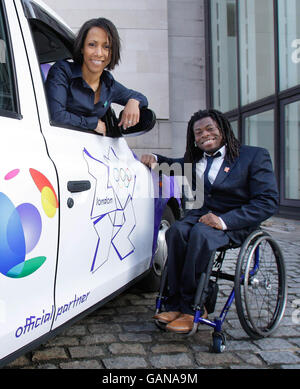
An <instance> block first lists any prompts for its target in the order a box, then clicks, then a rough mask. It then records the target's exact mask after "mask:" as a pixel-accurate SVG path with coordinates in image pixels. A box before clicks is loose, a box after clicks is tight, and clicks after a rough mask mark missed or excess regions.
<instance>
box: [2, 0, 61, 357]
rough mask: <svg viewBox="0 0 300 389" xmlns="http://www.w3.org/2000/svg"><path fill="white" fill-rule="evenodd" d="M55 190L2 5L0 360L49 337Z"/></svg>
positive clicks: (17, 36)
mask: <svg viewBox="0 0 300 389" xmlns="http://www.w3.org/2000/svg"><path fill="white" fill-rule="evenodd" d="M57 193H58V188H57V177H56V173H55V169H54V165H53V163H52V162H51V160H50V159H49V156H48V154H47V149H46V145H45V141H44V138H43V136H42V133H41V130H40V125H39V120H38V112H37V107H36V100H35V95H34V91H33V87H32V81H31V75H30V69H29V66H28V61H27V54H26V51H25V47H24V43H23V39H22V34H21V30H20V27H19V24H18V19H17V14H16V10H15V8H14V3H13V2H12V1H11V0H5V1H3V0H1V2H0V359H2V358H4V357H6V356H7V355H10V354H12V353H14V352H15V351H16V350H18V349H20V348H22V347H23V346H25V345H26V344H28V343H30V342H32V341H34V340H35V339H36V338H39V337H41V336H43V335H44V334H46V333H48V332H49V331H50V328H51V325H52V321H53V320H54V311H55V307H54V297H53V296H54V278H55V270H56V259H57V240H58V197H57Z"/></svg>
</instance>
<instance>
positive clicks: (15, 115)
mask: <svg viewBox="0 0 300 389" xmlns="http://www.w3.org/2000/svg"><path fill="white" fill-rule="evenodd" d="M0 14H2V15H1V18H2V21H3V30H4V34H5V37H4V38H5V40H4V42H5V44H6V52H7V57H8V66H9V68H10V76H11V80H10V82H11V86H12V98H13V101H14V110H11V111H10V110H6V109H3V108H1V107H0V116H1V117H7V118H11V119H17V120H21V119H22V114H21V105H20V98H19V88H18V80H17V74H16V63H15V56H14V53H13V46H12V39H11V33H10V26H9V20H8V16H7V12H6V8H5V4H4V1H3V0H0Z"/></svg>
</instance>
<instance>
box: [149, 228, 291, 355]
mask: <svg viewBox="0 0 300 389" xmlns="http://www.w3.org/2000/svg"><path fill="white" fill-rule="evenodd" d="M263 244H264V245H268V246H269V247H270V248H271V250H272V253H273V254H274V257H275V261H276V268H277V273H278V281H277V287H278V292H277V293H276V294H277V296H276V304H275V307H274V312H273V313H272V314H271V318H270V319H268V322H267V324H266V325H265V326H263V327H261V325H260V322H259V323H256V318H255V317H254V316H253V315H252V312H251V305H250V303H251V302H249V301H247V300H249V296H248V294H249V293H250V292H251V291H252V290H253V291H254V294H255V291H256V289H257V290H258V288H263V289H264V290H265V293H266V296H268V295H269V294H270V293H271V292H272V287H273V284H272V280H271V278H270V277H268V275H264V274H260V272H261V270H260V265H261V262H262V258H261V256H262V255H263V254H262V255H260V251H261V250H263V249H264V248H263ZM238 247H240V250H239V254H238V258H237V263H236V269H235V274H234V275H233V274H228V273H224V272H222V264H223V261H224V259H225V255H226V251H227V250H228V249H233V248H238ZM216 255H217V257H216ZM268 261H271V257H270V259H269V257H268ZM262 266H263V263H262ZM214 267H215V268H216V270H213V268H214ZM272 270H276V269H273V268H272ZM273 275H274V274H271V276H272V278H273ZM212 276H213V277H215V278H216V281H215V282H217V281H218V280H219V279H224V280H228V281H232V282H233V283H234V286H233V288H232V290H231V293H230V295H229V297H228V298H227V301H226V303H225V305H224V307H223V309H222V311H221V313H220V315H219V316H218V317H215V319H214V320H209V319H205V318H202V317H201V316H202V315H203V306H204V303H205V301H204V300H205V296H206V295H207V293H208V285H209V280H210V279H211V277H212ZM260 276H261V277H260ZM259 277H260V278H261V279H260V278H259ZM275 278H276V277H275ZM166 287H167V264H166V265H165V268H164V271H163V274H162V279H161V284H160V290H159V294H158V296H157V299H156V313H159V312H161V308H162V305H163V304H164V301H165V300H166V298H167V297H165V296H164V294H165V291H166ZM275 287H276V282H275ZM248 292H249V293H248ZM275 292H276V290H275ZM250 297H251V296H250ZM234 300H235V304H236V309H237V314H238V318H239V321H240V324H241V325H242V327H243V329H244V330H245V332H246V333H247V334H248V335H249V336H250V337H251V338H252V339H260V338H263V337H267V336H269V335H271V333H273V332H274V331H275V330H276V328H277V327H278V325H279V323H280V321H281V319H282V317H283V315H284V311H285V306H286V301H287V282H286V270H285V264H284V258H283V255H282V252H281V250H280V247H279V245H278V244H277V242H276V241H275V240H274V239H273V238H272V237H271V235H270V234H268V233H267V232H266V231H264V230H262V229H258V230H256V231H254V232H252V233H251V234H250V235H249V236H248V237H247V238H246V240H245V241H244V243H243V244H242V245H241V246H235V245H233V244H230V245H227V246H225V247H221V248H220V249H218V250H216V251H214V252H213V254H212V256H211V258H210V261H209V263H208V266H207V270H206V273H202V274H201V276H200V280H199V283H198V287H197V291H196V295H195V299H194V305H193V308H194V311H195V314H194V324H193V329H192V330H191V331H190V332H189V333H188V334H186V336H191V335H193V334H195V332H196V331H197V329H198V325H199V324H205V325H208V326H210V327H212V328H213V329H214V332H213V333H212V346H211V351H212V352H216V353H221V352H223V351H224V350H225V347H226V337H225V334H224V332H223V330H222V325H223V323H224V322H225V319H226V316H227V314H228V311H229V309H230V307H231V305H232V303H233V301H234ZM270 305H271V304H270ZM268 306H269V305H268ZM257 309H259V311H261V313H262V314H264V310H263V309H262V307H261V308H258V307H257ZM267 314H269V313H268V312H267ZM261 320H262V322H263V321H265V318H262V319H261ZM155 323H156V325H157V326H158V327H159V328H161V329H164V328H165V325H163V324H162V323H160V322H159V321H158V320H155Z"/></svg>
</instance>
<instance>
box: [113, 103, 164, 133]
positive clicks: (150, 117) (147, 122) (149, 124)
mask: <svg viewBox="0 0 300 389" xmlns="http://www.w3.org/2000/svg"><path fill="white" fill-rule="evenodd" d="M122 114H123V111H122V112H120V115H119V122H120V120H121V117H122ZM155 123H156V116H155V113H154V112H153V111H152V110H151V109H149V108H140V120H139V122H138V123H137V124H136V125H135V126H132V127H129V128H127V129H126V130H124V129H123V127H121V133H122V135H123V136H138V135H142V134H145V133H147V132H149V131H150V130H152V128H153V127H154V126H155Z"/></svg>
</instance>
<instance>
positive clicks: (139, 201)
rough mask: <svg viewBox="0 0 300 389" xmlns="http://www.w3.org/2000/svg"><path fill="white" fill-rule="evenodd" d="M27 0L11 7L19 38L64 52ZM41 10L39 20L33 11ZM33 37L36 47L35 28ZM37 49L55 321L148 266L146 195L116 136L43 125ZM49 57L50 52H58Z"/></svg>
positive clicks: (139, 169) (50, 18)
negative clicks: (52, 226) (55, 215)
mask: <svg viewBox="0 0 300 389" xmlns="http://www.w3.org/2000/svg"><path fill="white" fill-rule="evenodd" d="M27 3H31V5H32V4H33V5H34V7H33V9H31V11H30V15H28V14H27V20H26V19H25V17H24V13H23V9H22V7H21V6H20V4H19V6H18V12H19V13H20V22H21V24H22V26H23V34H24V39H25V41H26V42H28V43H27V44H28V45H30V44H31V40H30V39H31V33H30V31H29V30H30V28H31V30H32V28H33V25H34V26H35V27H34V28H35V29H40V32H41V31H42V33H43V34H44V36H47V39H44V41H46V40H50V41H51V42H52V44H51V47H57V53H58V52H60V57H61V58H64V54H63V50H62V51H61V49H60V48H59V47H62V46H63V45H65V47H66V51H65V58H68V56H69V49H68V44H67V42H65V41H64V38H63V36H62V35H61V36H60V34H59V31H60V30H63V29H64V28H66V27H65V26H63V25H62V24H61V23H59V22H58V17H55V18H54V15H53V13H52V12H51V10H49V9H48V8H47V7H46V6H45V5H42V6H41V8H42V10H41V8H40V7H39V6H38V4H37V3H36V2H35V3H33V2H28V1H27ZM45 14H46V15H47V17H46V18H45V19H44V20H43V18H41V15H45ZM37 19H38V20H39V22H38V23H37ZM29 26H31V27H30V28H29ZM47 29H48V30H47ZM47 31H48V33H47ZM31 32H32V31H31ZM53 34H54V35H55V36H54V35H53ZM35 39H36V42H35V46H36V48H38V47H40V45H39V42H38V40H39V33H37V34H36V35H35ZM54 41H55V44H54ZM37 51H38V50H37ZM44 51H46V50H44ZM37 56H38V57H39V58H37V57H35V58H34V57H32V58H30V64H31V71H32V75H33V80H34V84H35V91H36V94H37V96H38V97H37V101H38V107H39V115H40V120H41V124H42V131H43V134H44V136H45V139H46V143H47V148H48V150H49V155H50V156H51V158H52V160H53V162H54V163H55V166H56V169H57V173H58V181H59V197H60V225H59V251H58V265H57V274H56V284H55V303H56V307H57V310H56V313H55V318H54V323H53V328H56V327H57V326H59V325H61V324H62V323H64V322H65V321H67V320H69V319H70V318H72V317H73V316H76V315H78V314H79V313H81V312H82V311H84V310H86V309H87V308H89V307H91V306H93V305H95V304H97V303H98V302H99V301H102V300H104V299H105V298H107V297H108V296H110V295H112V294H114V293H115V292H116V291H118V290H120V289H121V288H123V287H124V286H125V285H127V284H128V283H130V282H131V281H132V280H133V279H135V278H136V277H138V276H139V275H141V274H142V273H143V272H145V271H146V270H147V269H148V268H149V266H150V261H151V257H152V240H153V220H154V199H153V196H152V195H151V194H152V192H153V188H152V179H151V176H150V174H149V171H148V169H146V168H145V167H144V166H143V165H142V164H140V163H139V162H138V161H137V160H136V158H135V157H134V155H133V153H132V152H131V150H130V149H129V148H128V145H127V143H126V141H125V139H124V138H118V139H112V138H109V137H102V136H99V135H98V134H96V133H95V132H93V131H81V130H79V129H75V128H64V127H58V126H54V125H50V124H49V115H48V111H47V109H46V98H45V93H44V88H43V85H42V82H41V79H42V78H41V76H40V64H39V62H41V57H42V53H41V52H40V53H39V52H38V53H37ZM50 57H51V56H49V58H48V59H49V61H50V62H51V61H52V60H53V58H50ZM54 57H55V59H58V58H57V57H58V55H54ZM45 60H46V59H45V58H44V61H45ZM52 62H53V61H52Z"/></svg>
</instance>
